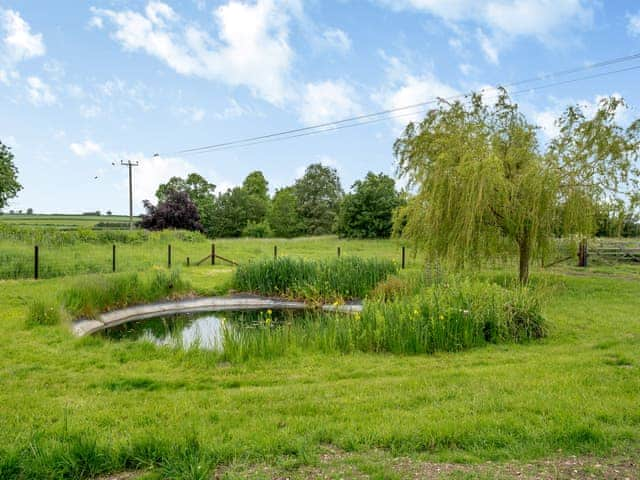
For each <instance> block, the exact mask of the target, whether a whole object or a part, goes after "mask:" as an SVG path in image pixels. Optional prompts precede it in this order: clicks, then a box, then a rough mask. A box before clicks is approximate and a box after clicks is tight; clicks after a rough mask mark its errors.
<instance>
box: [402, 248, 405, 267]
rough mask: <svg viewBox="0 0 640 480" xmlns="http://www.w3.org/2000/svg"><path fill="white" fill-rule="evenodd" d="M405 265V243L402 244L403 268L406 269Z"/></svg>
mask: <svg viewBox="0 0 640 480" xmlns="http://www.w3.org/2000/svg"><path fill="white" fill-rule="evenodd" d="M404 267H405V247H404V245H403V246H402V269H403V270H404Z"/></svg>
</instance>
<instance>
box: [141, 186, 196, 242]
mask: <svg viewBox="0 0 640 480" xmlns="http://www.w3.org/2000/svg"><path fill="white" fill-rule="evenodd" d="M143 204H144V208H145V209H146V211H147V212H146V213H145V214H144V215H142V220H141V221H140V226H141V227H142V228H146V229H147V230H164V229H167V228H175V229H181V230H196V231H199V232H201V231H203V228H202V224H201V223H200V215H199V214H198V208H197V207H196V205H195V203H193V201H192V200H191V198H190V197H189V194H188V193H187V192H184V191H178V190H171V189H169V190H167V191H166V192H165V194H164V200H162V201H161V202H158V206H155V205H153V204H152V203H151V202H150V201H149V200H145V201H144V202H143Z"/></svg>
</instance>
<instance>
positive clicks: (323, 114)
mask: <svg viewBox="0 0 640 480" xmlns="http://www.w3.org/2000/svg"><path fill="white" fill-rule="evenodd" d="M356 96H357V95H356V92H355V90H354V89H353V87H351V86H350V85H348V84H347V83H346V82H344V81H330V80H327V81H324V82H319V83H308V84H307V85H306V87H305V91H304V95H303V99H302V103H301V105H300V119H301V120H302V122H303V123H305V124H307V125H310V124H315V123H324V122H329V121H332V120H338V119H340V118H344V117H349V116H352V115H357V114H358V113H360V111H361V110H360V106H359V105H358V103H357V102H356V100H355V98H356Z"/></svg>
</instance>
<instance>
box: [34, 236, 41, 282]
mask: <svg viewBox="0 0 640 480" xmlns="http://www.w3.org/2000/svg"><path fill="white" fill-rule="evenodd" d="M39 269H40V248H39V247H38V245H36V246H35V247H34V248H33V278H34V279H35V280H38V277H39V273H40V272H39Z"/></svg>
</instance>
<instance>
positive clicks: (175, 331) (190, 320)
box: [102, 310, 307, 350]
mask: <svg viewBox="0 0 640 480" xmlns="http://www.w3.org/2000/svg"><path fill="white" fill-rule="evenodd" d="M306 313H307V312H305V311H304V310H273V311H271V310H249V311H242V312H209V313H194V314H189V313H187V314H179V315H170V316H165V317H158V318H152V319H147V320H140V321H137V322H131V323H126V324H124V325H119V326H116V327H112V328H110V329H108V330H105V331H104V332H102V335H103V336H105V337H107V338H110V339H114V340H134V341H143V342H151V343H154V344H156V345H158V346H168V347H174V348H183V349H189V348H200V349H204V350H222V338H223V332H224V330H229V329H230V330H233V329H252V328H253V329H256V328H265V327H270V328H279V327H280V326H282V325H285V324H287V323H288V322H293V321H295V320H301V319H303V318H304V317H305V314H306Z"/></svg>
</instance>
